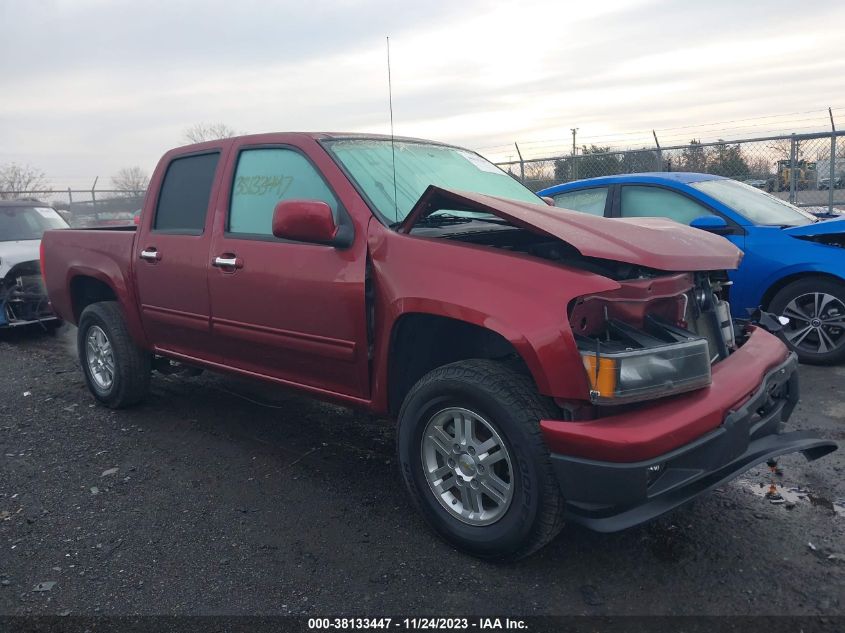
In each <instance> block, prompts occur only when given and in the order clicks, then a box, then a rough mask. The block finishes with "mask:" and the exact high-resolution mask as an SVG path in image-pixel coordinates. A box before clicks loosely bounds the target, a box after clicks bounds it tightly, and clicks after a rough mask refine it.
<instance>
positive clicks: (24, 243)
mask: <svg viewBox="0 0 845 633" xmlns="http://www.w3.org/2000/svg"><path fill="white" fill-rule="evenodd" d="M65 228H68V223H67V222H65V220H64V219H63V218H62V216H60V215H59V214H58V213H57V212H56V210H55V209H53V208H52V207H50V206H48V205H45V204H43V203H41V202H37V201H32V200H11V201H0V328H10V327H18V326H22V325H30V324H33V323H40V324H42V325H43V326H45V327H55V326H57V325H58V324H59V321H58V319H57V318H56V316H55V315H54V314H53V312H52V310H51V309H50V303H49V301H48V300H47V294H46V292H45V291H44V282H43V280H42V279H41V264H40V262H39V255H40V252H39V251H40V247H41V236H42V235H43V234H44V231H46V230H47V229H65Z"/></svg>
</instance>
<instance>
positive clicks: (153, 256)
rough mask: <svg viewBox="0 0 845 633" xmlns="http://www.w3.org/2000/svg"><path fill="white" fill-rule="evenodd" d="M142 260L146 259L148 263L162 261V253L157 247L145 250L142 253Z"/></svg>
mask: <svg viewBox="0 0 845 633" xmlns="http://www.w3.org/2000/svg"><path fill="white" fill-rule="evenodd" d="M141 259H145V260H147V261H148V262H157V261H158V260H160V259H161V253H159V252H158V251H157V250H156V249H155V247H150V248H145V249H144V250H142V251H141Z"/></svg>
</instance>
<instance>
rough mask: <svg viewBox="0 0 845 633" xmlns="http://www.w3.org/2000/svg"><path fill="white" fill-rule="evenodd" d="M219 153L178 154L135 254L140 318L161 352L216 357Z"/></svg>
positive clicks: (158, 185)
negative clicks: (210, 279) (213, 262)
mask: <svg viewBox="0 0 845 633" xmlns="http://www.w3.org/2000/svg"><path fill="white" fill-rule="evenodd" d="M221 163H222V160H221V153H220V151H211V152H209V151H205V152H200V153H196V154H190V155H184V156H177V157H175V158H172V159H171V160H170V162H169V163H168V164H167V167H166V170H165V171H164V175H163V177H160V178H161V179H160V180H159V181H154V182H153V183H151V191H157V192H158V196H157V197H153V199H151V200H148V201H147V203H146V204H147V206H146V207H145V209H144V214H143V219H142V223H141V226H139V227H138V231H139V235H138V239H137V240H136V242H135V249H136V252H135V253H134V257H135V261H134V264H133V265H134V270H135V279H136V284H137V288H138V301H139V304H140V307H141V318H142V321H143V324H144V329H145V331H146V334H147V337H148V338H149V340H150V341H151V342H152V343H153V345H154V347H155V348H156V350H160V351H166V352H169V353H175V354H178V355H182V356H189V357H192V358H199V359H203V360H211V359H212V358H213V355H212V352H211V345H210V341H209V338H210V334H211V324H210V310H209V300H208V283H207V280H206V275H207V274H208V261H209V260H208V257H209V246H210V242H211V235H210V233H211V230H210V229H211V219H210V218H209V216H210V215H211V214H209V213H208V209H209V208H210V207H211V206H212V204H213V201H214V198H215V196H216V189H217V188H216V186H215V183H216V182H217V180H216V179H215V174H216V171H217V168H218V166H222V165H220V164H221Z"/></svg>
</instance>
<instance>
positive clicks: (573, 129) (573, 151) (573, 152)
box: [569, 127, 578, 156]
mask: <svg viewBox="0 0 845 633" xmlns="http://www.w3.org/2000/svg"><path fill="white" fill-rule="evenodd" d="M569 129H570V130H572V155H573V156H575V135H576V134H577V133H578V128H577V127H573V128H569Z"/></svg>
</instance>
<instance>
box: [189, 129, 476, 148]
mask: <svg viewBox="0 0 845 633" xmlns="http://www.w3.org/2000/svg"><path fill="white" fill-rule="evenodd" d="M297 137H298V138H300V139H301V138H303V137H304V138H310V139H313V140H315V141H330V140H331V141H334V140H340V139H356V140H379V141H389V140H390V139H391V136H390V135H389V134H373V133H370V132H262V133H259V134H242V135H239V136H230V137H228V138H225V139H216V140H211V141H203V142H202V143H191V144H189V145H183V146H181V147H178V148H174V149H176V150H179V151H180V152H181V151H182V150H185V149H187V148H197V149H201V148H208V147H213V146H219V145H220V144H221V143H222V142H227V143H228V142H236V141H255V142H257V143H273V142H285V141H290V140H293V139H294V138H297ZM392 138H393V140H394V141H396V142H398V143H425V144H427V145H440V146H442V147H458V146H456V145H452V144H451V143H442V142H440V141H432V140H429V139H424V138H415V137H413V136H393V137H392ZM460 149H463V148H460Z"/></svg>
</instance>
